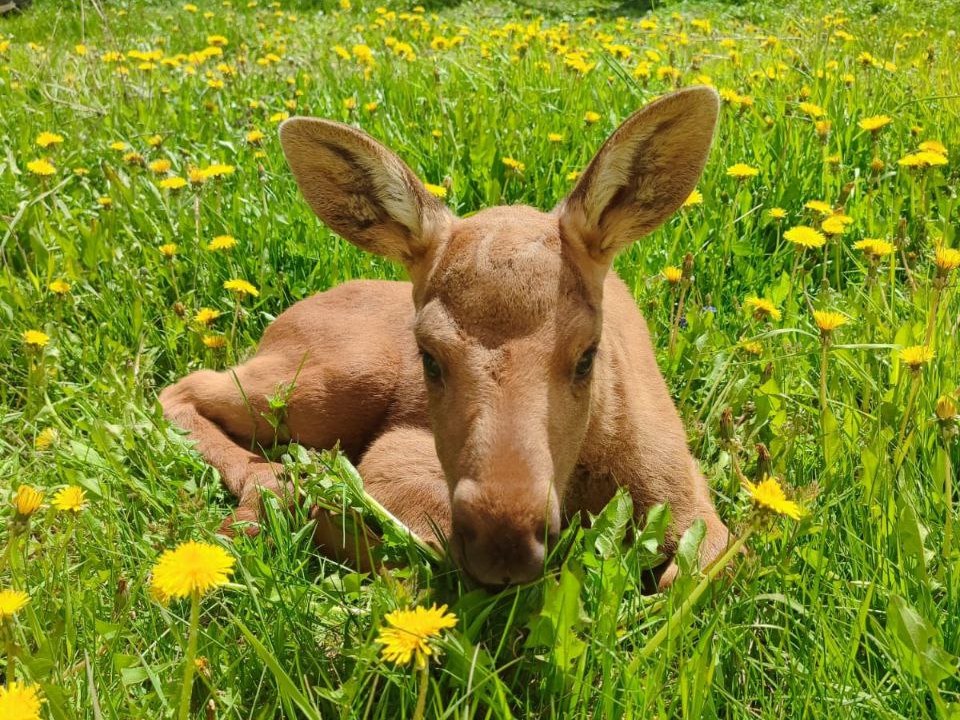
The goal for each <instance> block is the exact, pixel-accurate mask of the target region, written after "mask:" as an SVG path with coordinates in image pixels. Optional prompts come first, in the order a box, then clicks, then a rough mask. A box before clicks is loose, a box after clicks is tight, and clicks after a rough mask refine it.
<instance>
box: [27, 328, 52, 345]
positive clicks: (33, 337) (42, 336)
mask: <svg viewBox="0 0 960 720" xmlns="http://www.w3.org/2000/svg"><path fill="white" fill-rule="evenodd" d="M22 337H23V342H24V344H25V345H27V346H29V347H34V348H43V347H46V346H47V345H48V344H49V343H50V336H49V335H47V334H46V333H45V332H42V331H40V330H24V331H23V335H22Z"/></svg>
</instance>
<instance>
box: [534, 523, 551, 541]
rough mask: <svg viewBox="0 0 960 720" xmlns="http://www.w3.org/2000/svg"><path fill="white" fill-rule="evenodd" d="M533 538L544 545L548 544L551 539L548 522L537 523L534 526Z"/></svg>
mask: <svg viewBox="0 0 960 720" xmlns="http://www.w3.org/2000/svg"><path fill="white" fill-rule="evenodd" d="M533 536H534V537H535V538H536V539H537V540H538V541H539V542H542V543H543V542H547V541H548V540H549V539H550V531H549V529H548V528H547V521H546V520H539V521H537V523H536V524H535V525H534V526H533Z"/></svg>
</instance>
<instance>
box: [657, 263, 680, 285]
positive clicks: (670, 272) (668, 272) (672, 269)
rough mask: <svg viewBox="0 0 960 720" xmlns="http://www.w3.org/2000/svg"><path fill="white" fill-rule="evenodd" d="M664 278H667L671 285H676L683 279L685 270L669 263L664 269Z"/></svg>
mask: <svg viewBox="0 0 960 720" xmlns="http://www.w3.org/2000/svg"><path fill="white" fill-rule="evenodd" d="M661 274H662V275H663V278H664V280H666V281H667V282H668V283H670V284H671V285H676V284H677V283H679V282H680V281H681V280H682V279H683V270H681V269H680V268H678V267H677V266H676V265H667V267H665V268H664V269H663V270H662V271H661Z"/></svg>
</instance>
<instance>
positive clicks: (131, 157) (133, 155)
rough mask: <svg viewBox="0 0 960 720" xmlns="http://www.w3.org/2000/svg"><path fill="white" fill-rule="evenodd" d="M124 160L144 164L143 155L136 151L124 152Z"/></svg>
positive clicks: (128, 162)
mask: <svg viewBox="0 0 960 720" xmlns="http://www.w3.org/2000/svg"><path fill="white" fill-rule="evenodd" d="M123 161H124V162H125V163H126V164H127V165H143V155H141V154H140V153H138V152H134V151H131V152H128V153H124V154H123Z"/></svg>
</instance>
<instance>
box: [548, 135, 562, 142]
mask: <svg viewBox="0 0 960 720" xmlns="http://www.w3.org/2000/svg"><path fill="white" fill-rule="evenodd" d="M547 141H548V142H552V143H561V142H563V135H561V134H560V133H547Z"/></svg>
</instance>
